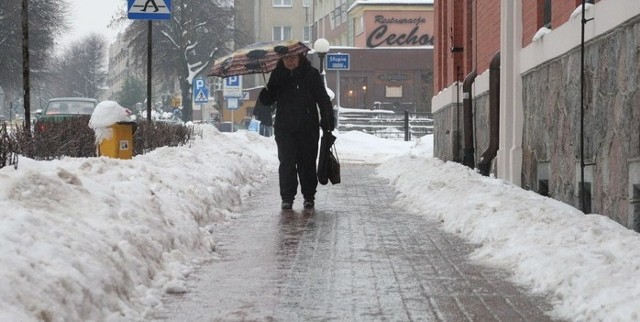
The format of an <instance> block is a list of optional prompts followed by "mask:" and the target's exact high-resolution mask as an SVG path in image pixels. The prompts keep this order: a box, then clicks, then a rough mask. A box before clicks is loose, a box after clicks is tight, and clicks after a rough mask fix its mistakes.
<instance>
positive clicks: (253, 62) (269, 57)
mask: <svg viewBox="0 0 640 322" xmlns="http://www.w3.org/2000/svg"><path fill="white" fill-rule="evenodd" d="M309 50H311V48H309V47H307V45H305V44H304V43H302V42H300V41H297V40H284V41H272V42H258V43H255V44H252V45H249V46H247V47H244V48H242V49H238V50H236V51H235V52H233V53H231V54H229V55H227V56H224V57H221V58H218V59H216V60H215V62H214V63H213V66H212V67H211V69H210V70H209V74H208V75H209V76H218V77H228V76H237V75H245V74H257V73H268V72H271V71H272V70H274V69H275V68H276V65H277V64H278V60H280V58H282V57H283V56H286V55H292V54H300V53H305V52H307V51H309Z"/></svg>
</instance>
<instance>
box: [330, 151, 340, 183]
mask: <svg viewBox="0 0 640 322" xmlns="http://www.w3.org/2000/svg"><path fill="white" fill-rule="evenodd" d="M334 153H335V155H334ZM328 167H329V169H328V172H329V173H328V174H329V181H331V184H338V183H340V160H339V159H338V151H337V150H336V145H335V144H334V145H332V146H331V150H329V161H328Z"/></svg>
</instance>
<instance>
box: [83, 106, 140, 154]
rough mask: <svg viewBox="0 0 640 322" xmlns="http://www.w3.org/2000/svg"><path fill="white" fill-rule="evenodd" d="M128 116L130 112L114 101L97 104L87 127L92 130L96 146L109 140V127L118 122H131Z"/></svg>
mask: <svg viewBox="0 0 640 322" xmlns="http://www.w3.org/2000/svg"><path fill="white" fill-rule="evenodd" d="M130 115H131V111H129V110H128V109H126V108H124V107H122V106H120V104H118V103H116V102H114V101H102V102H100V103H98V105H96V108H95V109H94V110H93V114H91V119H90V120H89V127H90V128H91V129H93V131H94V133H95V136H96V144H100V142H102V141H103V140H107V139H109V138H111V136H112V135H113V130H112V129H111V128H110V126H112V125H114V124H116V123H118V122H127V121H131V118H130Z"/></svg>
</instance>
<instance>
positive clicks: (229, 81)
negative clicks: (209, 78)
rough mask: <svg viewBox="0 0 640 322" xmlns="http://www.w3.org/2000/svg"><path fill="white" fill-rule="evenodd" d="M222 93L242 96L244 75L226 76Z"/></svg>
mask: <svg viewBox="0 0 640 322" xmlns="http://www.w3.org/2000/svg"><path fill="white" fill-rule="evenodd" d="M222 95H223V96H224V97H242V76H229V77H227V78H225V79H224V86H223V89H222Z"/></svg>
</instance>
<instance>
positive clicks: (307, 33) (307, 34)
mask: <svg viewBox="0 0 640 322" xmlns="http://www.w3.org/2000/svg"><path fill="white" fill-rule="evenodd" d="M302 41H311V26H305V27H304V31H302Z"/></svg>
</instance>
